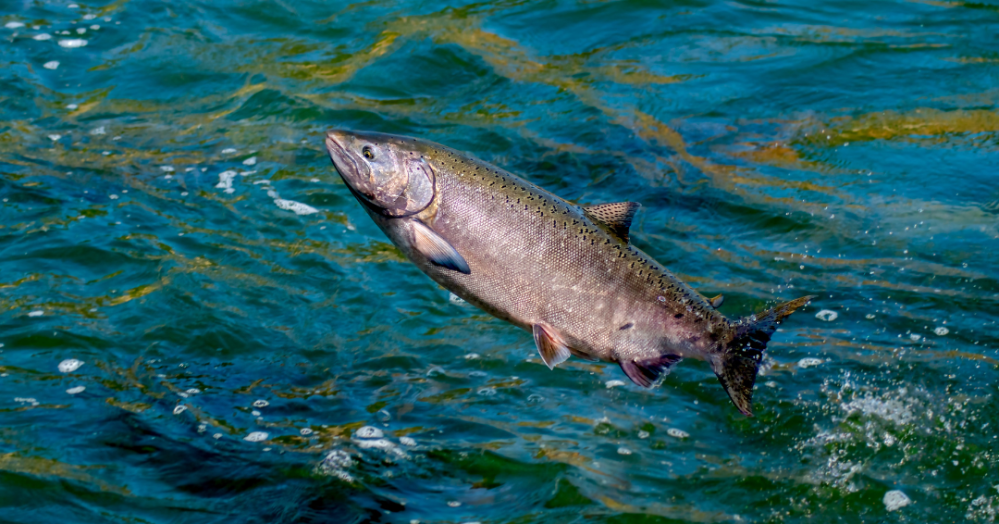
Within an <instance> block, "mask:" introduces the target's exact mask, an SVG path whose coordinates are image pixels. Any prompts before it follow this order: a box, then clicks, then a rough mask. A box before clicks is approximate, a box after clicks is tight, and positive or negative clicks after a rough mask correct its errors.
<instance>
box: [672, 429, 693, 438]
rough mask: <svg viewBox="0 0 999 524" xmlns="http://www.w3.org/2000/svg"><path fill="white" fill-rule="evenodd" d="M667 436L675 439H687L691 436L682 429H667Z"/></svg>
mask: <svg viewBox="0 0 999 524" xmlns="http://www.w3.org/2000/svg"><path fill="white" fill-rule="evenodd" d="M666 434H667V435H669V436H671V437H675V438H687V437H689V436H690V433H687V432H686V431H684V430H682V429H676V428H669V429H667V430H666Z"/></svg>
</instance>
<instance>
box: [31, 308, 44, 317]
mask: <svg viewBox="0 0 999 524" xmlns="http://www.w3.org/2000/svg"><path fill="white" fill-rule="evenodd" d="M44 314H45V312H44V311H42V310H41V309H36V310H35V311H29V312H28V316H29V317H40V316H42V315H44Z"/></svg>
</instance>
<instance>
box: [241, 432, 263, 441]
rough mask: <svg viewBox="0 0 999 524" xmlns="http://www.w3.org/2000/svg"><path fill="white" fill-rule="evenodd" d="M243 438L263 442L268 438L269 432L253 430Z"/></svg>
mask: <svg viewBox="0 0 999 524" xmlns="http://www.w3.org/2000/svg"><path fill="white" fill-rule="evenodd" d="M243 440H245V441H247V442H263V441H265V440H267V432H265V431H253V432H251V433H250V434H249V435H247V436H245V437H243Z"/></svg>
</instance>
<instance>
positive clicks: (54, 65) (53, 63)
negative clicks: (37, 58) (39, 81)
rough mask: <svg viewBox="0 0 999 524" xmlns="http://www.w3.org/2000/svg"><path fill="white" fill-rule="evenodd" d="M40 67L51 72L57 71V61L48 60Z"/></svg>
mask: <svg viewBox="0 0 999 524" xmlns="http://www.w3.org/2000/svg"><path fill="white" fill-rule="evenodd" d="M42 67H44V68H45V69H53V70H54V69H59V61H58V60H49V61H48V62H45V63H44V64H42Z"/></svg>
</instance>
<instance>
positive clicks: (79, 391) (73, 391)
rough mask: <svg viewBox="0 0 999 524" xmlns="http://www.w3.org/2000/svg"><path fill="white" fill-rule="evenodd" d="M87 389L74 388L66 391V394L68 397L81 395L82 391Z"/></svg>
mask: <svg viewBox="0 0 999 524" xmlns="http://www.w3.org/2000/svg"><path fill="white" fill-rule="evenodd" d="M85 389H87V388H86V387H85V386H76V387H72V388H69V389H67V390H66V393H69V394H70V395H76V394H77V393H83V390H85Z"/></svg>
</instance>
